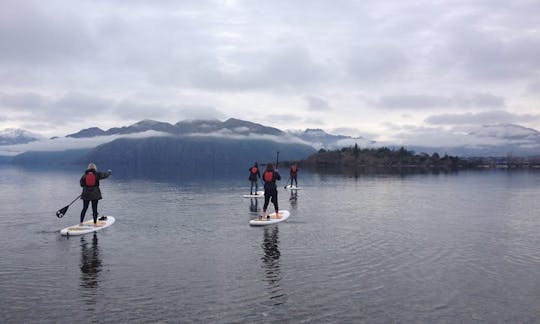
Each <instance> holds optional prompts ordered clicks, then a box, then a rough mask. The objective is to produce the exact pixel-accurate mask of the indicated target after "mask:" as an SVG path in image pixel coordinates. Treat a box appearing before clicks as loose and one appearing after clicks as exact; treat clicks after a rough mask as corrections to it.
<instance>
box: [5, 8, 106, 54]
mask: <svg viewBox="0 0 540 324" xmlns="http://www.w3.org/2000/svg"><path fill="white" fill-rule="evenodd" d="M0 44H2V45H1V46H2V50H1V51H0V62H2V61H3V62H7V63H24V64H28V65H41V64H46V65H48V64H59V63H62V64H66V61H68V62H72V61H75V60H80V59H81V58H85V59H87V58H90V57H92V56H93V55H95V53H96V49H97V47H96V46H95V43H94V39H93V37H92V34H91V30H90V29H89V28H88V27H87V26H86V25H85V24H84V23H83V20H81V19H79V17H78V15H77V14H76V12H75V11H74V10H73V9H72V7H71V6H65V4H64V5H62V6H61V7H60V8H58V7H57V6H55V3H54V2H53V1H51V2H49V1H48V2H42V1H11V0H6V1H1V2H0ZM79 63H80V62H79Z"/></svg>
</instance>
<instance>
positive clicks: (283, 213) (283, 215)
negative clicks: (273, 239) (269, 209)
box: [249, 210, 291, 226]
mask: <svg viewBox="0 0 540 324" xmlns="http://www.w3.org/2000/svg"><path fill="white" fill-rule="evenodd" d="M289 216H291V213H289V211H288V210H280V211H279V216H278V217H276V213H272V214H270V219H266V218H262V219H259V218H255V219H252V220H250V221H249V225H252V226H265V225H271V224H276V223H280V222H283V221H285V220H287V218H289Z"/></svg>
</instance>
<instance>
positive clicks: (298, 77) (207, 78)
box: [188, 47, 325, 90]
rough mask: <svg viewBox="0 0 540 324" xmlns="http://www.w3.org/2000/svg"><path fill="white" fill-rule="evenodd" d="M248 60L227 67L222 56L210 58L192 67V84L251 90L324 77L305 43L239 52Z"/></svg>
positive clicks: (311, 80) (206, 87) (221, 88)
mask: <svg viewBox="0 0 540 324" xmlns="http://www.w3.org/2000/svg"><path fill="white" fill-rule="evenodd" d="M237 54H238V55H239V56H242V57H243V58H244V61H242V62H240V61H238V62H237V61H235V60H234V59H231V61H230V62H229V63H232V64H233V65H235V66H236V67H237V70H236V71H227V70H226V69H225V67H224V66H223V63H221V62H220V61H219V60H216V59H214V60H207V61H206V62H204V63H203V64H200V65H199V66H195V67H192V68H191V69H189V70H188V73H189V77H190V81H189V82H191V85H193V86H196V87H199V88H203V89H214V90H250V89H266V90H268V89H275V88H282V89H283V88H287V87H294V88H297V87H303V86H305V85H308V84H313V83H317V82H319V81H320V80H321V79H322V76H323V75H324V70H325V68H324V67H322V66H320V65H318V64H317V63H315V62H314V61H313V60H312V59H311V57H310V53H309V52H308V51H307V50H306V49H304V48H301V47H286V48H278V49H276V50H274V51H273V52H269V53H261V52H250V53H247V52H239V53H237Z"/></svg>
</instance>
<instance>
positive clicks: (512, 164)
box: [302, 144, 540, 171]
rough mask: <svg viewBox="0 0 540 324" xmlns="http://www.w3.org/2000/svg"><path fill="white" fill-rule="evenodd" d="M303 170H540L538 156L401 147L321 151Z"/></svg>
mask: <svg viewBox="0 0 540 324" xmlns="http://www.w3.org/2000/svg"><path fill="white" fill-rule="evenodd" d="M302 165H303V166H304V167H311V168H316V169H341V168H372V169H405V170H443V171H457V170H466V169H490V168H540V157H530V158H523V157H513V156H512V155H511V154H509V155H508V156H506V157H467V158H463V157H458V156H450V155H448V154H446V153H445V154H443V155H440V154H439V153H436V152H435V153H432V154H428V153H415V152H414V151H410V150H407V149H405V148H404V147H400V148H399V149H391V148H388V147H380V148H360V147H358V145H357V144H355V145H354V146H350V147H344V148H341V149H338V150H325V149H320V150H319V151H318V152H317V153H315V154H313V155H311V156H309V157H308V158H307V159H305V160H303V161H302Z"/></svg>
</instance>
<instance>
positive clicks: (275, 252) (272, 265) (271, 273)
mask: <svg viewBox="0 0 540 324" xmlns="http://www.w3.org/2000/svg"><path fill="white" fill-rule="evenodd" d="M278 243H279V227H278V226H277V225H271V226H266V227H265V228H264V238H263V243H262V248H263V251H264V255H263V256H262V258H261V260H262V262H263V264H262V267H263V269H264V281H266V282H267V283H268V290H269V293H270V300H271V301H272V302H273V305H281V304H283V303H284V302H285V298H286V295H285V294H283V292H282V291H281V287H280V285H279V283H280V281H281V277H282V276H281V271H280V266H279V257H280V255H281V254H280V252H279V246H278Z"/></svg>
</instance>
